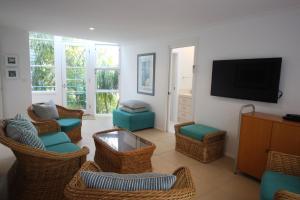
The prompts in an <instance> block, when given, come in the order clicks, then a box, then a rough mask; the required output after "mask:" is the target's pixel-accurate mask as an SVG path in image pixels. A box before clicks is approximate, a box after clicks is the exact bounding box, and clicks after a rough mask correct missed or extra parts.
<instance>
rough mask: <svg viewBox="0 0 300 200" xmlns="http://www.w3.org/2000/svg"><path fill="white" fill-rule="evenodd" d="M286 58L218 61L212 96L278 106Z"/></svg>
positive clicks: (214, 71) (215, 63)
mask: <svg viewBox="0 0 300 200" xmlns="http://www.w3.org/2000/svg"><path fill="white" fill-rule="evenodd" d="M281 62H282V58H259V59H239V60H214V61H213V70H212V82H211V95H212V96H220V97H229V98H237V99H248V100H254V101H262V102H270V103H277V101H278V95H279V81H280V70H281Z"/></svg>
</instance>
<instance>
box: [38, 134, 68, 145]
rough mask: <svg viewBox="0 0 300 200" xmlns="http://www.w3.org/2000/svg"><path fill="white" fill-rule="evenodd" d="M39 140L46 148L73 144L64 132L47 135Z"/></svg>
mask: <svg viewBox="0 0 300 200" xmlns="http://www.w3.org/2000/svg"><path fill="white" fill-rule="evenodd" d="M39 138H40V139H41V140H42V142H43V143H44V145H45V146H46V147H47V146H52V145H57V144H63V143H70V142H71V140H70V138H69V137H68V136H67V134H65V133H64V132H57V133H47V134H43V135H41V136H39Z"/></svg>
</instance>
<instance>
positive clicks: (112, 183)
mask: <svg viewBox="0 0 300 200" xmlns="http://www.w3.org/2000/svg"><path fill="white" fill-rule="evenodd" d="M80 176H81V178H82V179H83V181H84V183H85V185H86V186H87V187H88V188H96V189H107V190H119V191H136V190H169V189H171V188H172V186H173V184H174V183H175V181H176V176H175V175H172V174H158V173H142V174H116V173H107V172H91V171H82V172H80Z"/></svg>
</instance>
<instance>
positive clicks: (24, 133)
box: [6, 115, 45, 150]
mask: <svg viewBox="0 0 300 200" xmlns="http://www.w3.org/2000/svg"><path fill="white" fill-rule="evenodd" d="M6 135H7V136H8V137H10V138H12V139H13V140H15V141H17V142H20V143H22V144H26V145H29V146H32V147H35V148H38V149H43V150H45V145H44V144H43V143H42V141H41V140H40V138H39V137H38V132H37V130H36V128H35V127H34V125H33V124H32V123H31V122H30V121H29V120H27V119H26V118H25V117H24V116H22V115H17V116H16V117H15V118H14V119H9V120H6Z"/></svg>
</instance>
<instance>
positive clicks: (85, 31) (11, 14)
mask: <svg viewBox="0 0 300 200" xmlns="http://www.w3.org/2000/svg"><path fill="white" fill-rule="evenodd" d="M299 6H300V0H147V1H146V0H0V25H3V26H13V27H18V28H22V29H25V30H28V31H40V32H47V33H52V34H56V35H64V36H73V37H77V38H85V39H92V40H99V41H107V42H119V43H122V42H131V41H138V40H144V39H154V38H157V37H169V36H172V37H173V36H177V35H178V36H180V35H185V34H187V33H192V32H196V31H198V30H199V29H202V28H205V27H207V26H210V25H212V24H219V23H222V22H224V21H228V20H235V19H239V18H243V17H248V16H252V15H261V14H264V13H268V12H270V11H272V12H273V11H280V10H285V9H292V8H295V7H298V8H299ZM89 27H95V28H96V29H95V30H94V31H90V30H89Z"/></svg>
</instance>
